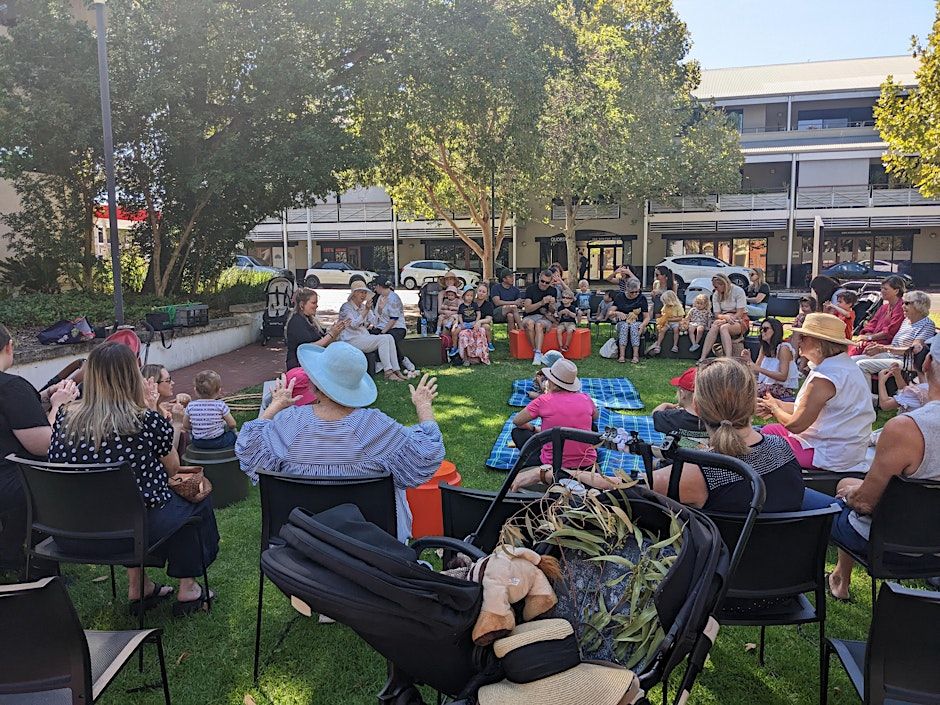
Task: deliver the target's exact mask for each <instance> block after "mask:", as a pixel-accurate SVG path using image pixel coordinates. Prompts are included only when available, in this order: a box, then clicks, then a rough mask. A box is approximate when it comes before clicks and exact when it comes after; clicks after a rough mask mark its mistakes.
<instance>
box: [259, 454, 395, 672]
mask: <svg viewBox="0 0 940 705" xmlns="http://www.w3.org/2000/svg"><path fill="white" fill-rule="evenodd" d="M258 486H259V488H260V490H261V553H263V552H264V551H265V550H266V549H267V548H268V547H269V546H270V545H271V539H272V537H274V536H277V534H278V533H279V532H280V530H281V527H282V526H284V524H286V523H287V519H288V517H289V516H290V513H291V512H292V511H294V509H296V508H297V507H300V508H301V509H306V510H307V511H309V512H314V513H317V512H322V511H325V510H327V509H331V508H333V507H336V506H339V505H340V504H354V505H356V506H357V507H358V508H359V511H360V512H362V515H363V516H364V517H365V518H366V519H367V520H368V521H370V522H372V523H373V524H375V525H376V526H378V527H380V528H381V529H383V530H385V531H386V532H388V533H389V534H391V535H392V536H397V534H398V530H397V529H398V520H397V514H396V511H395V485H394V483H393V481H392V476H391V474H390V473H387V472H386V473H382V474H381V475H375V476H372V477H342V476H336V477H309V476H302V475H289V474H287V473H279V472H271V471H268V470H258ZM263 598H264V572H263V571H262V570H261V559H260V554H259V558H258V615H257V621H256V622H255V670H254V676H255V682H256V683H257V682H258V671H259V668H260V659H261V606H262V600H263ZM288 628H289V626H288Z"/></svg>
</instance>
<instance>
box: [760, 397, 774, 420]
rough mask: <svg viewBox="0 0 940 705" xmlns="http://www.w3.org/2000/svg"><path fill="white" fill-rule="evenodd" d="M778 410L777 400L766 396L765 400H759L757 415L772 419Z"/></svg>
mask: <svg viewBox="0 0 940 705" xmlns="http://www.w3.org/2000/svg"><path fill="white" fill-rule="evenodd" d="M776 408H777V400H776V399H774V398H773V397H772V396H770V395H769V394H765V395H764V398H763V399H761V398H760V397H758V398H757V409H756V411H757V415H758V416H763V417H764V418H770V417H771V416H774V411H775V410H776Z"/></svg>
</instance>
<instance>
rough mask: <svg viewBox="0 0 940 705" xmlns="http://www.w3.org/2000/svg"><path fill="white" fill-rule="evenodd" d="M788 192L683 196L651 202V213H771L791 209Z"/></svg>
mask: <svg viewBox="0 0 940 705" xmlns="http://www.w3.org/2000/svg"><path fill="white" fill-rule="evenodd" d="M789 202H790V201H789V196H788V195H787V192H786V191H775V192H772V193H722V194H719V195H717V196H715V195H710V196H681V197H676V198H673V199H667V200H664V201H651V202H650V213H702V212H708V211H770V210H786V209H787V208H788V207H789Z"/></svg>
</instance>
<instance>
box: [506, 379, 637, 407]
mask: <svg viewBox="0 0 940 705" xmlns="http://www.w3.org/2000/svg"><path fill="white" fill-rule="evenodd" d="M532 388H533V385H532V380H531V378H530V379H517V380H515V381H514V382H513V383H512V395H511V396H510V397H509V406H526V405H527V404H528V403H529V402H530V401H532V400H531V399H529V395H528V393H529V392H531V391H532ZM581 391H582V392H584V393H585V394H587V395H588V396H589V397H591V399H593V400H594V403H595V404H596V405H597V408H598V409H622V410H627V411H636V410H638V409H642V408H643V401H642V400H641V399H640V393H639V392H638V391H637V388H636V387H634V386H633V382H631V381H630V380H628V379H627V378H625V377H582V378H581Z"/></svg>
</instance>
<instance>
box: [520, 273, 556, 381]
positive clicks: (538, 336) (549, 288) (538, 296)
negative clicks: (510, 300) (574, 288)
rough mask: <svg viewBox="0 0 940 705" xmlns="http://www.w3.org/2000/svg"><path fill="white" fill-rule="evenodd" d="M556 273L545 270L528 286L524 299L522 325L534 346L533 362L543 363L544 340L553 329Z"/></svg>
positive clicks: (534, 363) (536, 363) (535, 363)
mask: <svg viewBox="0 0 940 705" xmlns="http://www.w3.org/2000/svg"><path fill="white" fill-rule="evenodd" d="M553 277H554V273H553V272H551V271H549V270H547V269H546V270H545V271H544V272H541V273H540V274H539V278H538V281H537V282H536V283H535V284H532V285H530V286H528V287H526V290H525V299H524V300H523V301H522V316H523V318H522V327H523V328H524V329H525V334H526V337H527V338H528V339H529V344H530V345H531V346H532V351H533V355H532V364H533V365H541V364H542V341H543V340H544V339H545V334H546V333H547V332H548V331H549V330H551V327H552V321H553V320H554V315H553V314H554V311H555V304H556V300H557V299H556V293H557V292H556V290H555V287H554V286H553V285H552V281H553Z"/></svg>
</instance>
